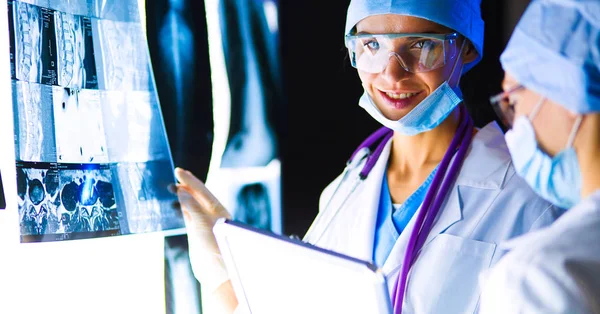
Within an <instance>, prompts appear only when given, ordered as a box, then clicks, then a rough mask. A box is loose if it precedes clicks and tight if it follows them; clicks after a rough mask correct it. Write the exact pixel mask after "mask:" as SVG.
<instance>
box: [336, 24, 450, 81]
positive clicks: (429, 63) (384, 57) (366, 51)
mask: <svg viewBox="0 0 600 314" xmlns="http://www.w3.org/2000/svg"><path fill="white" fill-rule="evenodd" d="M457 38H458V33H451V34H424V33H404V34H359V35H346V47H347V48H348V51H349V53H350V62H351V64H352V66H353V67H355V68H357V69H358V70H361V71H364V72H368V73H373V74H377V73H381V72H382V71H383V70H385V68H386V67H387V65H388V63H389V62H390V58H392V57H395V59H396V60H397V61H398V62H399V63H400V65H401V66H402V68H403V69H404V70H406V71H408V72H412V73H420V72H428V71H432V70H435V69H438V68H440V67H443V66H444V65H446V63H447V62H448V61H450V60H452V59H454V58H455V57H456V54H457V49H456V47H455V45H454V43H455V42H456V39H457Z"/></svg>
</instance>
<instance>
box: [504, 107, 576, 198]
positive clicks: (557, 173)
mask: <svg viewBox="0 0 600 314" xmlns="http://www.w3.org/2000/svg"><path fill="white" fill-rule="evenodd" d="M543 102H544V99H543V98H542V99H541V100H540V102H539V103H538V105H536V107H535V109H534V110H533V112H532V114H531V115H530V117H529V118H528V117H526V116H521V117H519V118H517V120H516V121H515V123H514V126H513V127H512V129H511V130H509V131H508V132H506V135H505V138H506V144H507V146H508V149H509V151H510V154H511V156H512V160H513V163H514V165H515V169H516V170H517V173H518V174H519V175H520V176H521V177H522V178H523V179H525V181H526V182H527V183H528V184H529V185H530V186H531V188H533V190H534V191H535V192H536V193H538V194H539V195H540V196H542V197H543V198H545V199H546V200H548V201H549V202H551V203H553V204H554V205H556V206H559V207H562V208H564V209H568V208H571V207H573V206H574V205H575V204H577V203H579V201H580V198H581V196H580V191H581V170H580V168H579V162H578V160H577V154H576V153H575V149H574V148H573V141H574V140H575V135H576V134H577V131H578V130H579V126H580V124H581V119H582V118H581V116H580V117H579V118H578V119H577V121H576V122H575V125H574V126H573V130H572V131H571V135H570V136H569V140H568V143H567V147H566V148H565V149H564V150H562V151H560V152H559V153H558V154H557V155H556V156H554V157H550V156H549V155H548V154H546V153H545V152H543V151H542V150H541V149H540V148H539V147H538V144H537V141H536V138H535V130H534V128H533V125H532V124H531V121H532V120H533V118H534V116H535V114H537V112H538V110H539V108H540V106H541V105H542V103H543Z"/></svg>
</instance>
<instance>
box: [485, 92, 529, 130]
mask: <svg viewBox="0 0 600 314" xmlns="http://www.w3.org/2000/svg"><path fill="white" fill-rule="evenodd" d="M524 88H525V86H523V85H521V84H518V85H516V86H513V87H512V88H510V89H509V90H507V91H503V92H501V93H499V94H497V95H494V96H492V97H490V104H491V105H492V107H493V108H494V111H495V112H496V115H497V116H498V118H500V121H502V124H504V126H505V127H506V128H507V129H511V128H512V125H513V121H514V120H515V104H516V103H515V101H514V99H512V98H511V97H510V96H511V94H512V93H514V92H517V91H520V90H523V89H524Z"/></svg>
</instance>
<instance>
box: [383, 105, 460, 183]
mask: <svg viewBox="0 0 600 314" xmlns="http://www.w3.org/2000/svg"><path fill="white" fill-rule="evenodd" d="M461 106H463V105H461ZM459 110H460V109H459V106H458V107H456V108H455V109H454V110H453V111H452V113H450V115H449V116H448V117H447V118H446V119H445V120H444V121H443V122H442V123H441V124H440V125H438V126H437V127H436V128H435V129H433V130H431V131H427V132H423V133H420V134H417V135H414V136H406V135H403V134H399V133H397V132H396V133H394V137H393V138H392V151H391V153H390V159H389V163H388V171H391V172H394V173H397V174H399V175H401V174H404V175H406V176H410V175H412V174H414V173H419V172H421V171H426V172H429V171H431V170H433V168H435V167H436V166H437V165H438V164H439V163H440V162H441V161H442V159H443V158H444V155H445V154H446V151H447V150H448V147H450V143H451V142H452V139H453V138H454V135H455V133H456V131H457V129H458V125H459V123H460V111H459Z"/></svg>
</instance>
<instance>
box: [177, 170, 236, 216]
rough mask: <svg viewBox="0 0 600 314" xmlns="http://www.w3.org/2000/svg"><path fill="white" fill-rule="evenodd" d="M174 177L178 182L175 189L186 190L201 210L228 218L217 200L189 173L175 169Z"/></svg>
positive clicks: (227, 214)
mask: <svg viewBox="0 0 600 314" xmlns="http://www.w3.org/2000/svg"><path fill="white" fill-rule="evenodd" d="M175 177H176V178H177V180H178V181H179V182H180V184H179V185H178V187H177V188H178V190H181V189H184V190H186V191H187V192H188V193H189V194H191V196H193V198H194V199H195V200H196V201H197V202H198V203H199V205H200V207H202V209H204V210H206V211H208V212H211V213H216V214H217V215H222V216H226V217H227V218H229V213H228V212H227V210H226V209H225V208H224V207H223V205H221V203H220V202H219V200H218V199H217V198H216V197H215V196H214V195H213V194H212V193H211V192H210V191H209V190H208V189H207V188H206V186H205V185H204V183H202V181H200V180H199V179H198V178H196V177H195V176H194V175H193V174H192V173H191V172H189V171H187V170H184V169H182V168H175ZM178 193H179V192H178Z"/></svg>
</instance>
